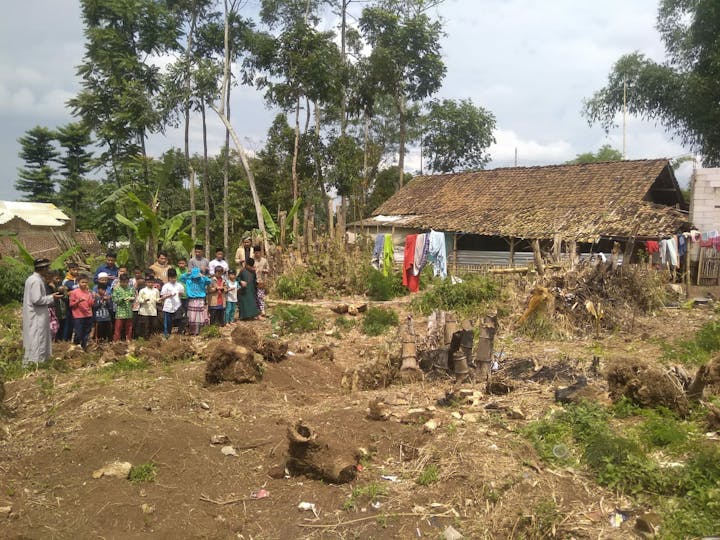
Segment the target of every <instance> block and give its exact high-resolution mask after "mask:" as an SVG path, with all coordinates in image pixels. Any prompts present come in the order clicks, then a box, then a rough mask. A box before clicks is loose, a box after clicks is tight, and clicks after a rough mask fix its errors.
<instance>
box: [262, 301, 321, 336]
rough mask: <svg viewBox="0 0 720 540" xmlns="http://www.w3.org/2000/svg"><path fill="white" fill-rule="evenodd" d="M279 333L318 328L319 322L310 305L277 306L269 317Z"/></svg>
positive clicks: (310, 330)
mask: <svg viewBox="0 0 720 540" xmlns="http://www.w3.org/2000/svg"><path fill="white" fill-rule="evenodd" d="M270 320H271V322H272V325H273V329H275V330H276V331H277V333H279V334H301V333H303V332H312V331H313V330H317V329H318V325H319V322H318V320H317V319H316V318H315V314H314V313H313V310H312V308H311V307H310V306H303V305H295V306H278V307H276V308H275V309H274V310H273V314H272V317H271V318H270Z"/></svg>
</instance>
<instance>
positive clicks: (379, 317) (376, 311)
mask: <svg viewBox="0 0 720 540" xmlns="http://www.w3.org/2000/svg"><path fill="white" fill-rule="evenodd" d="M398 324H399V321H398V315H397V313H395V311H393V310H392V309H385V308H381V307H371V308H369V309H368V310H367V313H366V314H365V317H364V318H363V322H362V331H363V333H364V334H366V335H368V336H379V335H380V334H383V333H384V332H385V331H386V330H387V329H388V328H390V327H395V326H397V325H398Z"/></svg>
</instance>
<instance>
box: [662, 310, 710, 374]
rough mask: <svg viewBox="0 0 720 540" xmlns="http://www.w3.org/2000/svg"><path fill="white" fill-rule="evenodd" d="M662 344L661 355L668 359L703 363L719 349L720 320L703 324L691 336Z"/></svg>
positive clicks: (696, 363)
mask: <svg viewBox="0 0 720 540" xmlns="http://www.w3.org/2000/svg"><path fill="white" fill-rule="evenodd" d="M662 346H663V349H664V354H663V356H664V358H665V359H666V360H668V361H671V362H681V363H683V364H686V365H692V366H698V365H701V364H705V363H706V362H707V361H708V360H710V357H711V356H712V355H713V353H715V352H716V351H720V321H711V322H708V323H706V324H704V325H703V326H702V327H701V328H700V330H698V331H697V333H696V334H695V335H694V336H693V337H691V338H687V339H680V340H677V341H676V342H675V343H673V344H667V343H665V344H662Z"/></svg>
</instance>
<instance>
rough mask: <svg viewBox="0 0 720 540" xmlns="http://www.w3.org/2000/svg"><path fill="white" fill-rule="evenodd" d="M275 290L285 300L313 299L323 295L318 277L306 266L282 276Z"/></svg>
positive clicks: (276, 283)
mask: <svg viewBox="0 0 720 540" xmlns="http://www.w3.org/2000/svg"><path fill="white" fill-rule="evenodd" d="M274 291H275V293H276V294H277V295H278V297H280V298H282V299H283V300H312V299H314V298H318V297H320V296H321V295H322V291H323V287H322V284H321V283H320V280H319V279H318V277H317V276H316V275H315V274H314V273H313V272H312V271H310V270H308V269H306V268H297V269H295V270H293V271H292V272H288V273H285V274H283V275H282V276H280V277H279V278H278V279H277V281H276V282H275V286H274Z"/></svg>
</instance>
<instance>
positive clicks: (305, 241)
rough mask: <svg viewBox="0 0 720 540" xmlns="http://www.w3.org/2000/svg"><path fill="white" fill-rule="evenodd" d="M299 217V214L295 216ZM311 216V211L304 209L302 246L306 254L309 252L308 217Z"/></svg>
mask: <svg viewBox="0 0 720 540" xmlns="http://www.w3.org/2000/svg"><path fill="white" fill-rule="evenodd" d="M295 215H297V214H295ZM309 215H310V209H309V208H308V207H307V206H306V207H305V208H303V241H302V243H301V244H300V245H301V251H302V248H304V250H305V253H307V252H308V246H309V244H308V216H309Z"/></svg>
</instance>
